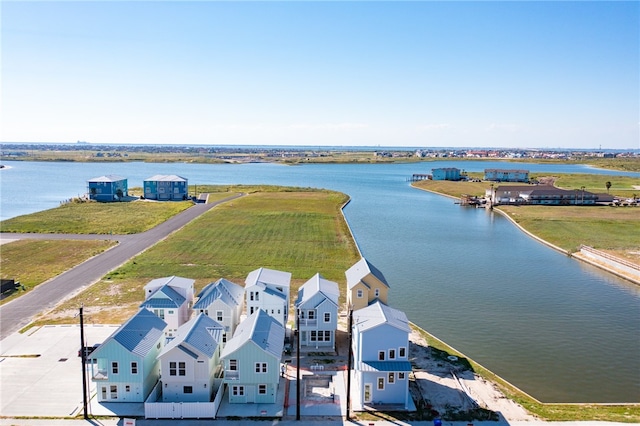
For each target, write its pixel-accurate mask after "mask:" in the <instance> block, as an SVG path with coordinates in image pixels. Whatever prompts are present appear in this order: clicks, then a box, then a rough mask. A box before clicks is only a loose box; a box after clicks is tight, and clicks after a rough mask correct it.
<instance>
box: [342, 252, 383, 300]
mask: <svg viewBox="0 0 640 426" xmlns="http://www.w3.org/2000/svg"><path fill="white" fill-rule="evenodd" d="M345 275H346V277H347V307H349V308H350V309H353V310H357V309H362V308H364V307H365V306H367V305H369V304H370V303H372V302H374V301H376V300H380V301H381V302H382V303H385V304H386V303H387V294H388V292H389V284H388V283H387V280H386V278H385V277H384V275H382V272H380V271H379V270H378V269H377V268H376V267H375V266H373V265H372V264H371V263H369V261H367V260H366V259H365V258H362V259H360V260H359V261H358V262H357V263H356V264H354V265H353V266H352V267H351V268H349V269H348V270H347V271H346V272H345Z"/></svg>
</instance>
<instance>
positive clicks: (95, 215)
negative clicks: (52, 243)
mask: <svg viewBox="0 0 640 426" xmlns="http://www.w3.org/2000/svg"><path fill="white" fill-rule="evenodd" d="M192 205H193V202H191V201H179V202H155V201H143V200H138V201H133V202H121V203H97V202H71V203H68V204H63V205H61V206H59V207H56V208H54V209H49V210H44V211H41V212H37V213H33V214H29V215H24V216H18V217H15V218H11V219H7V220H3V221H2V222H0V231H2V232H26V233H40V234H136V233H139V232H144V231H146V230H149V229H151V228H153V227H154V226H157V225H159V224H161V223H163V222H164V221H166V220H167V219H169V218H170V217H172V216H174V215H176V214H178V213H180V212H181V211H183V210H186V209H188V208H189V207H191V206H192Z"/></svg>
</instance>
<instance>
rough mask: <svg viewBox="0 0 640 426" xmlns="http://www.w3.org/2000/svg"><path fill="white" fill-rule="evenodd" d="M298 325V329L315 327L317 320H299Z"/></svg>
mask: <svg viewBox="0 0 640 426" xmlns="http://www.w3.org/2000/svg"><path fill="white" fill-rule="evenodd" d="M298 323H299V324H300V327H315V326H316V325H318V320H317V319H307V318H300V319H299V320H298Z"/></svg>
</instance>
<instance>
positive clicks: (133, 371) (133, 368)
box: [131, 361, 138, 374]
mask: <svg viewBox="0 0 640 426" xmlns="http://www.w3.org/2000/svg"><path fill="white" fill-rule="evenodd" d="M131 374H138V363H137V362H135V361H131Z"/></svg>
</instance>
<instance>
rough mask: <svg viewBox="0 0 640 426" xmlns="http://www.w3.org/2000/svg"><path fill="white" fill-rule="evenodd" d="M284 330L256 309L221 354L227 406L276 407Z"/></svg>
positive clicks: (263, 312) (239, 327)
mask: <svg viewBox="0 0 640 426" xmlns="http://www.w3.org/2000/svg"><path fill="white" fill-rule="evenodd" d="M284 333H285V330H284V327H283V326H282V324H280V323H279V322H278V321H277V320H276V319H274V318H273V317H271V316H269V315H267V313H266V312H265V311H263V310H262V309H258V310H256V311H254V312H253V314H251V315H249V316H248V317H247V319H245V320H244V321H243V322H242V323H240V325H239V326H238V328H237V329H236V332H235V334H234V335H233V338H231V340H229V341H227V344H226V345H225V347H224V349H223V350H222V354H221V358H222V362H223V365H224V382H225V384H226V385H227V386H228V389H229V402H230V403H275V402H276V395H277V392H278V383H279V381H280V361H281V358H282V350H283V348H284Z"/></svg>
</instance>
